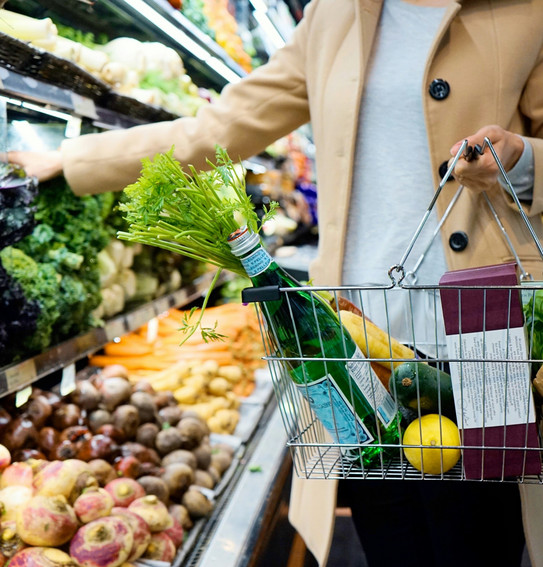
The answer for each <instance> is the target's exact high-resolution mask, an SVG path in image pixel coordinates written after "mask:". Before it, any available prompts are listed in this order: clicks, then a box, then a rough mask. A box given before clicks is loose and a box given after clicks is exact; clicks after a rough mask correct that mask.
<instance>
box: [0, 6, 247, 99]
mask: <svg viewBox="0 0 543 567" xmlns="http://www.w3.org/2000/svg"><path fill="white" fill-rule="evenodd" d="M10 9H12V10H14V11H19V12H21V13H24V14H26V15H29V16H31V17H37V18H42V17H48V16H49V17H50V16H51V14H53V15H54V16H55V17H56V19H57V20H59V21H61V22H62V23H65V24H67V25H73V26H74V27H77V28H80V29H84V31H91V32H93V33H95V34H100V33H105V34H106V35H108V36H109V37H111V38H112V39H113V38H115V37H120V36H129V37H134V38H136V39H139V40H140V41H160V42H162V43H164V44H165V45H168V46H169V47H172V48H174V49H176V50H178V51H180V52H181V53H183V55H184V62H185V63H186V67H187V69H188V71H189V74H190V75H191V76H193V75H195V76H194V77H193V78H195V77H196V76H197V77H198V80H197V81H196V83H197V84H198V85H199V86H202V87H207V88H215V89H221V88H222V87H223V86H224V85H225V84H227V83H228V82H230V81H229V79H227V78H226V77H225V75H224V74H223V72H224V73H225V74H226V75H227V76H229V77H230V78H232V79H235V78H236V77H243V76H245V75H246V71H244V70H243V68H242V67H241V66H240V65H238V64H237V63H236V62H235V61H234V60H233V59H232V58H231V57H230V56H229V55H228V54H227V53H226V51H225V50H224V49H223V48H222V47H221V46H220V45H218V44H217V43H216V42H215V41H214V40H212V39H211V38H210V37H208V36H207V35H206V34H205V33H203V32H202V31H200V30H199V29H198V28H197V26H195V25H194V24H193V23H192V22H190V21H189V20H188V19H187V18H186V17H184V16H183V15H182V14H181V13H180V12H179V10H176V9H174V8H173V7H172V6H170V4H169V3H168V2H167V0H147V1H144V0H134V1H127V0H103V1H102V2H99V3H98V2H96V3H84V2H69V3H66V2H64V1H63V0H41V1H40V2H37V1H35V0H10ZM143 12H145V14H144V13H143Z"/></svg>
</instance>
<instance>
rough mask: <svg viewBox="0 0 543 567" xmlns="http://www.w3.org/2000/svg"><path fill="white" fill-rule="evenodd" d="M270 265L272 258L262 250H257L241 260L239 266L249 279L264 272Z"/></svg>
mask: <svg viewBox="0 0 543 567" xmlns="http://www.w3.org/2000/svg"><path fill="white" fill-rule="evenodd" d="M271 263H272V257H271V256H270V255H269V254H268V253H267V252H266V250H264V248H258V249H257V250H255V251H254V252H253V253H252V254H249V256H246V257H245V258H242V260H241V264H242V265H243V267H244V268H245V271H246V272H247V275H248V276H249V277H250V278H252V277H254V276H258V274H261V273H262V272H264V271H266V270H267V269H268V267H269V265H270V264H271Z"/></svg>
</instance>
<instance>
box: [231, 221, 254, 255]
mask: <svg viewBox="0 0 543 567" xmlns="http://www.w3.org/2000/svg"><path fill="white" fill-rule="evenodd" d="M228 244H230V247H231V248H232V254H234V256H243V255H244V254H245V253H247V252H249V250H252V249H253V248H254V247H255V246H256V245H257V244H260V236H258V234H256V233H254V232H251V231H250V230H249V229H248V228H247V227H246V226H243V227H241V228H238V230H236V231H235V232H233V233H232V234H231V235H230V236H229V237H228Z"/></svg>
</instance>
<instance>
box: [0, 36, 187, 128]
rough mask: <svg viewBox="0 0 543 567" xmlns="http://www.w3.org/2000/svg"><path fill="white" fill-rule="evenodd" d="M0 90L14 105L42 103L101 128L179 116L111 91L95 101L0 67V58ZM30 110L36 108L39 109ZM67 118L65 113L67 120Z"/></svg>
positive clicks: (45, 108) (69, 90)
mask: <svg viewBox="0 0 543 567" xmlns="http://www.w3.org/2000/svg"><path fill="white" fill-rule="evenodd" d="M0 41H1V38H0ZM57 59H58V58H57ZM38 76H39V75H38ZM0 93H1V94H3V95H4V96H6V97H11V100H10V101H9V102H11V103H12V104H14V105H18V106H22V107H26V108H27V109H30V108H29V107H28V106H27V105H28V103H31V104H35V105H38V106H39V105H43V107H44V111H46V112H48V113H50V111H51V108H52V107H53V108H55V109H57V110H62V111H64V112H67V113H70V114H75V115H77V116H80V117H82V118H88V119H90V120H92V122H93V123H94V124H95V125H96V126H99V127H101V128H104V129H114V128H129V127H131V126H136V125H138V124H144V123H146V122H151V121H160V120H171V119H174V118H178V117H177V116H176V115H174V114H172V113H171V112H168V111H166V110H164V109H162V108H158V107H154V106H151V105H148V104H144V103H142V102H139V101H137V100H135V99H132V98H130V97H126V96H121V95H117V94H116V93H113V92H110V91H106V92H104V93H103V94H101V95H100V97H99V98H98V99H97V100H94V99H93V98H91V97H90V96H85V95H82V94H80V93H78V92H75V91H74V90H71V89H67V88H63V87H61V86H58V85H55V84H52V83H48V82H45V81H42V80H40V79H39V78H36V77H32V76H28V75H25V74H22V73H19V72H18V71H15V70H13V69H9V68H8V67H5V66H2V60H0ZM33 110H36V111H39V108H34V109H33ZM68 118H69V117H68V116H67V117H66V119H68Z"/></svg>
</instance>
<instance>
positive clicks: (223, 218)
mask: <svg viewBox="0 0 543 567" xmlns="http://www.w3.org/2000/svg"><path fill="white" fill-rule="evenodd" d="M207 163H208V164H209V166H210V170H209V171H205V172H204V171H200V172H198V171H196V169H195V168H194V167H192V166H190V167H189V169H190V175H187V174H186V173H185V172H184V171H183V169H182V168H181V166H180V164H179V162H177V161H176V160H175V159H174V157H173V148H172V149H171V150H170V151H169V152H167V153H165V154H158V155H156V156H155V158H154V160H153V161H151V160H149V159H145V160H143V161H142V164H143V168H142V174H141V177H140V178H139V180H138V181H137V182H136V183H134V184H132V185H129V186H128V187H126V189H125V190H124V191H125V197H126V198H125V201H124V202H122V203H121V204H120V205H119V207H120V209H121V210H122V211H124V213H125V219H126V221H127V223H128V225H129V229H128V231H120V232H118V233H117V236H118V238H120V239H123V240H129V241H133V242H140V243H142V244H147V245H150V246H156V247H158V248H163V249H165V250H169V251H171V252H176V253H178V254H181V255H183V256H186V257H188V258H193V259H194V260H198V261H200V262H205V263H208V264H212V265H214V266H216V267H217V268H219V270H218V272H217V275H216V276H215V279H214V281H213V282H212V284H211V286H210V289H209V291H208V293H207V295H206V298H205V299H204V304H203V308H202V312H203V310H204V309H205V306H206V305H207V302H208V300H209V297H210V294H211V291H212V289H213V287H214V284H215V283H216V281H217V279H218V277H219V275H220V272H221V270H223V269H225V270H229V271H231V272H233V273H235V274H238V275H241V276H246V273H245V270H244V269H243V266H242V264H241V262H240V260H239V258H236V257H235V256H234V255H233V254H232V252H231V250H230V246H229V245H228V242H227V239H228V236H229V235H230V234H232V232H234V231H236V230H237V229H238V228H240V227H241V226H243V225H247V226H248V227H249V228H250V230H252V231H253V232H258V231H259V230H260V226H261V222H262V223H263V222H265V221H266V220H268V219H269V218H271V216H273V214H274V213H275V210H276V208H277V203H271V204H270V207H269V209H266V210H265V214H264V217H263V219H262V221H260V220H259V218H258V215H257V213H256V212H255V210H254V207H253V204H252V202H251V198H250V196H249V195H247V192H246V190H245V177H244V176H243V175H242V174H240V173H239V172H238V168H236V166H235V165H234V163H233V162H232V160H231V159H230V158H229V156H228V154H227V152H226V150H224V149H223V148H220V147H217V148H216V163H215V164H214V163H212V162H211V161H208V162H207ZM199 325H200V320H198V322H197V323H196V325H194V326H192V327H191V326H187V328H186V331H187V333H189V334H188V335H187V336H186V338H185V340H186V339H187V338H188V336H190V335H191V334H193V333H194V331H195V330H196V328H197V327H199ZM204 338H208V339H211V340H213V339H214V338H217V337H215V336H214V335H213V332H212V331H211V332H210V333H209V334H208V336H207V337H204Z"/></svg>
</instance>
